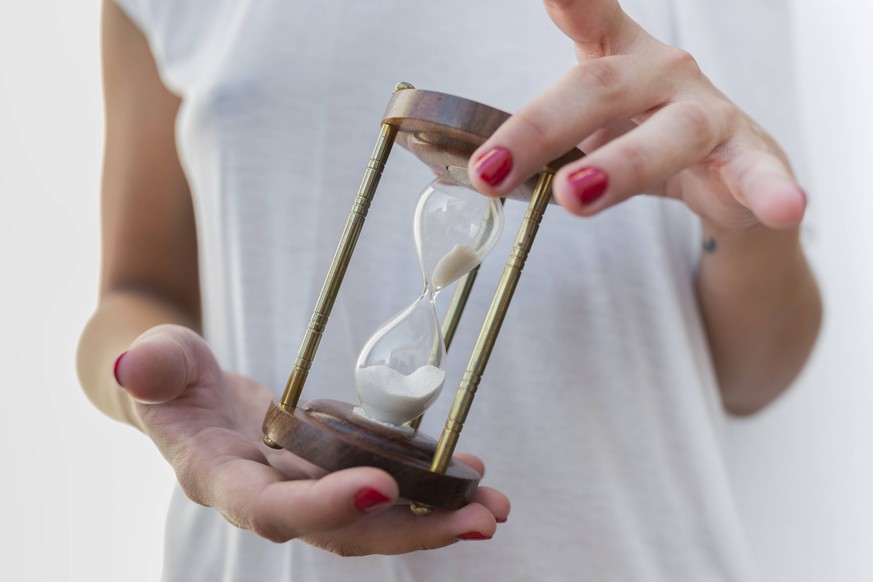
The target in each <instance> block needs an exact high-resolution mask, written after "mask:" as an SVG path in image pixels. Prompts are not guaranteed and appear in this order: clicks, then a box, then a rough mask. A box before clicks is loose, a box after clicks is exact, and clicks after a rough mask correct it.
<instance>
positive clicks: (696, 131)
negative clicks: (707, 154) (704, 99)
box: [676, 101, 718, 147]
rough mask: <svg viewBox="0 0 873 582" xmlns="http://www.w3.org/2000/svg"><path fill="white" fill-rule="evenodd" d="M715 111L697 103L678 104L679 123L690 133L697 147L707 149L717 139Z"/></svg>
mask: <svg viewBox="0 0 873 582" xmlns="http://www.w3.org/2000/svg"><path fill="white" fill-rule="evenodd" d="M714 111H715V110H714V109H712V108H709V107H707V106H705V105H704V104H702V103H699V102H696V101H686V102H682V103H677V106H676V115H677V117H678V120H679V123H680V124H681V125H682V127H683V128H685V129H686V130H687V131H688V132H689V133H690V135H691V136H692V138H693V143H694V145H695V146H698V147H705V146H707V145H709V144H711V143H712V142H713V140H715V138H716V137H717V135H718V130H717V128H716V122H715V119H714Z"/></svg>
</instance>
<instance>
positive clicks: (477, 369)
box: [430, 168, 554, 473]
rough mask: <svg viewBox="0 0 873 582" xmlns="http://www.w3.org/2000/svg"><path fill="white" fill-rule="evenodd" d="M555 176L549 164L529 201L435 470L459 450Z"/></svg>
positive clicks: (442, 469)
mask: <svg viewBox="0 0 873 582" xmlns="http://www.w3.org/2000/svg"><path fill="white" fill-rule="evenodd" d="M553 177H554V170H552V169H551V168H545V169H543V171H542V172H540V175H539V180H538V181H537V185H536V188H535V189H534V192H533V195H532V196H531V199H530V204H529V205H528V209H527V214H525V217H524V221H523V222H522V223H521V227H520V228H519V231H518V235H517V236H516V238H515V246H514V247H513V249H512V253H511V254H510V256H509V260H508V261H507V263H506V268H505V269H504V270H503V276H502V277H501V278H500V283H499V284H498V285H497V291H496V292H495V293H494V298H493V299H492V300H491V307H490V308H489V309H488V314H487V315H486V316H485V322H484V323H483V324H482V329H481V331H480V332H479V338H478V339H477V340H476V345H475V346H474V347H473V353H472V354H471V355H470V361H469V362H468V364H467V370H466V372H465V373H464V377H463V379H462V380H461V386H460V387H459V388H458V392H457V394H456V395H455V402H454V404H453V405H452V409H451V411H450V412H449V418H448V419H447V420H446V426H445V428H444V429H443V432H442V435H441V436H440V440H439V443H438V444H437V448H436V452H435V453H434V457H433V462H432V463H431V467H430V469H431V471H434V472H435V473H444V472H445V470H446V468H447V467H448V466H449V461H451V458H452V453H453V452H454V451H455V446H456V445H457V443H458V437H459V436H460V434H461V429H462V428H463V427H464V421H465V420H466V419H467V414H468V413H469V412H470V406H471V405H472V404H473V397H474V396H475V395H476V389H477V388H478V387H479V381H480V380H481V379H482V374H483V373H484V372H485V366H486V364H487V363H488V358H489V357H490V356H491V351H492V350H493V349H494V343H495V341H496V340H497V334H498V333H499V331H500V326H501V325H502V324H503V320H504V318H505V317H506V311H507V309H508V308H509V302H510V301H511V300H512V295H513V293H514V292H515V289H516V287H517V286H518V281H519V279H520V277H521V270H522V269H523V268H524V263H525V261H526V260H527V256H528V253H530V249H531V247H532V246H533V241H534V238H535V237H536V234H537V230H538V228H539V225H540V221H541V220H542V218H543V214H544V213H545V211H546V207H547V206H548V203H549V197H550V195H551V186H552V178H553Z"/></svg>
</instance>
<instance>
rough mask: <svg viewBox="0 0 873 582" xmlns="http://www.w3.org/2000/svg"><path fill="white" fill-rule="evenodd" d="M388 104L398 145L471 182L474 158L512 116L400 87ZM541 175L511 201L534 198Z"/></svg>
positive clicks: (568, 157)
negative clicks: (468, 175) (469, 172)
mask: <svg viewBox="0 0 873 582" xmlns="http://www.w3.org/2000/svg"><path fill="white" fill-rule="evenodd" d="M397 89H398V90H395V92H394V95H393V96H392V97H391V100H390V101H389V102H388V107H387V108H386V109H385V115H384V118H383V119H382V122H383V123H387V124H389V125H392V126H394V127H396V128H397V131H398V133H397V143H399V144H400V145H401V146H403V147H404V148H405V149H407V150H409V151H410V152H412V154H413V155H415V157H417V158H418V159H419V160H421V161H422V162H424V163H425V164H427V165H428V166H430V167H431V168H433V169H434V170H435V171H437V172H439V173H443V172H446V171H448V173H449V174H450V175H452V176H453V177H454V178H455V179H456V180H458V181H460V182H467V181H468V180H467V178H466V169H467V164H468V163H469V161H470V156H471V155H472V154H473V152H474V151H476V148H478V147H479V146H480V145H482V144H483V143H484V142H485V140H486V139H488V137H489V136H491V134H492V133H494V132H495V131H496V130H497V128H498V127H500V125H501V124H502V123H503V122H504V121H506V120H507V119H509V114H508V113H506V112H505V111H501V110H500V109H495V108H493V107H490V106H488V105H483V104H482V103H477V102H475V101H470V100H469V99H464V98H462V97H457V96H455V95H448V94H446V93H437V92H435V91H423V90H421V89H413V88H411V87H410V86H409V85H406V84H403V83H401V84H398V87H397ZM583 155H584V154H583V153H582V152H581V151H580V150H578V149H576V148H573V149H572V150H570V151H569V152H567V153H566V154H564V155H563V156H561V157H559V158H557V159H555V160H553V161H552V162H550V163H549V167H551V168H552V169H553V170H557V169H559V168H560V167H561V166H563V165H565V164H567V163H569V162H572V161H574V160H578V159H579V158H581V157H582V156H583ZM535 186H536V177H534V178H532V179H531V180H528V181H527V182H526V183H525V184H523V185H522V186H520V187H519V188H518V189H517V190H516V191H515V192H514V193H513V194H512V196H511V197H513V198H515V197H520V198H524V199H528V198H530V195H531V193H532V192H533V189H534V187H535Z"/></svg>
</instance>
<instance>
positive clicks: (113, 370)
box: [112, 352, 127, 386]
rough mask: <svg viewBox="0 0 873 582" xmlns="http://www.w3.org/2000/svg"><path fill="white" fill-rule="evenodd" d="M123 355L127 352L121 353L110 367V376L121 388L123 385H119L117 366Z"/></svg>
mask: <svg viewBox="0 0 873 582" xmlns="http://www.w3.org/2000/svg"><path fill="white" fill-rule="evenodd" d="M125 355H127V352H122V354H121V355H120V356H118V358H116V360H115V365H114V366H112V375H113V376H115V381H116V382H118V385H119V386H123V384H122V383H121V380H119V379H118V365H119V364H120V363H121V358H123V357H124V356H125Z"/></svg>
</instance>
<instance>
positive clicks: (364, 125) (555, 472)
mask: <svg viewBox="0 0 873 582" xmlns="http://www.w3.org/2000/svg"><path fill="white" fill-rule="evenodd" d="M118 1H119V3H120V4H121V5H122V6H123V8H125V10H126V11H127V12H128V14H129V15H130V16H131V17H132V19H133V20H134V21H135V22H136V23H137V24H138V25H139V26H140V27H141V28H142V30H143V31H144V32H145V34H146V36H147V37H148V39H149V42H150V45H151V48H152V51H153V53H154V55H155V58H156V60H157V62H158V66H159V69H160V72H161V75H162V78H163V80H164V82H165V83H166V84H167V86H168V87H169V88H170V89H171V90H172V91H174V92H176V93H177V94H179V95H181V96H182V97H183V105H182V109H181V111H180V113H179V117H178V123H177V134H178V143H179V152H180V156H181V159H182V163H183V165H184V168H185V171H186V173H187V176H188V180H189V182H190V185H191V187H192V190H193V196H194V202H195V208H196V215H197V221H198V236H199V241H200V254H201V257H200V265H201V269H202V273H201V281H202V284H201V285H202V290H203V300H204V304H203V305H204V317H205V335H206V338H207V340H208V341H209V343H210V345H211V346H212V347H213V349H214V350H215V352H216V354H217V356H218V358H219V360H220V362H221V364H222V365H223V366H224V367H225V368H227V369H230V370H235V371H237V372H241V373H244V374H247V375H249V376H251V377H253V378H255V379H257V380H258V381H260V382H262V383H263V384H265V385H267V386H271V387H273V388H275V389H276V391H277V393H278V392H279V391H280V390H281V388H282V387H283V385H284V381H285V379H286V377H287V374H288V372H289V370H290V367H291V365H292V364H293V361H294V357H295V355H296V351H297V348H298V346H299V342H300V340H301V338H302V337H303V333H304V331H305V329H306V326H307V323H308V320H309V317H310V315H311V309H312V307H313V306H314V304H315V298H316V297H317V294H318V291H319V289H320V287H321V284H322V281H323V277H324V275H325V273H326V271H327V267H328V265H329V263H330V259H331V256H332V254H333V251H334V249H335V247H336V243H337V241H338V240H339V235H340V232H341V229H342V226H343V224H344V222H345V219H346V213H347V212H348V210H349V209H350V208H351V205H352V201H353V199H354V196H355V192H356V190H357V187H358V184H359V182H360V179H361V176H362V174H363V171H364V169H365V166H366V163H367V159H368V156H369V154H370V152H371V150H372V147H373V144H374V142H375V139H376V137H377V133H378V129H379V122H380V120H381V114H382V112H383V110H384V107H385V104H386V102H387V100H388V99H389V97H390V94H391V90H392V87H393V86H394V84H395V83H396V82H398V81H409V82H411V83H413V84H414V85H415V86H417V87H419V88H423V89H431V90H436V91H442V92H448V93H454V94H457V95H460V96H464V97H467V98H470V99H474V100H477V101H481V102H483V103H487V104H490V105H493V106H496V107H499V108H501V109H504V110H506V111H510V112H511V111H515V110H517V109H519V108H520V107H521V106H522V105H523V104H524V103H526V102H527V101H529V100H530V99H532V98H533V97H534V96H535V95H537V94H538V93H539V92H541V91H542V90H543V89H545V88H546V87H548V86H549V85H551V84H552V83H553V82H554V81H555V80H557V79H558V78H559V77H560V76H561V75H562V74H563V73H564V72H565V71H566V69H567V68H569V67H570V66H572V65H573V64H574V58H573V54H572V50H571V47H570V44H569V42H568V41H567V40H566V39H565V38H564V37H563V36H562V35H561V34H560V33H559V32H558V31H557V29H555V28H554V26H553V25H552V24H551V23H550V21H549V20H548V18H547V16H546V15H545V13H544V11H543V8H542V6H541V4H540V3H539V2H535V1H532V0H479V1H477V2H464V1H462V0H442V1H441V2H408V1H402V0H379V1H370V2H363V1H358V2H355V1H346V2H336V1H331V0H297V1H294V2H291V1H289V0H209V1H207V0H186V1H178V0H118ZM635 4H639V6H636V5H635ZM635 4H634V5H628V6H627V7H626V8H627V9H628V10H630V11H631V12H632V14H634V15H635V17H636V18H637V19H638V20H639V21H640V22H641V23H643V24H644V26H646V27H647V28H648V29H649V30H650V31H652V32H653V33H654V34H656V35H657V36H659V37H660V38H662V39H664V40H667V41H672V42H674V43H681V44H682V45H683V46H684V47H686V48H688V49H689V50H691V51H692V53H693V54H695V55H696V56H697V57H698V59H699V60H700V62H701V64H702V66H703V68H704V70H705V71H707V72H708V73H709V75H710V76H711V77H712V78H713V80H714V81H715V82H716V84H718V85H720V86H721V87H722V88H724V89H725V90H727V92H728V94H729V95H731V96H732V97H733V98H734V99H735V100H736V101H738V102H739V103H740V104H741V105H742V106H744V107H745V108H746V109H747V110H749V111H750V112H751V113H753V114H754V115H756V116H758V117H759V118H762V119H763V120H764V122H765V125H766V126H768V127H769V128H770V129H771V130H772V131H773V132H774V133H775V134H776V135H777V137H780V138H781V139H782V140H783V142H785V143H787V144H788V145H791V144H792V143H793V142H794V141H796V140H795V139H794V138H795V137H796V136H795V135H794V134H793V133H792V132H793V131H794V130H793V127H792V126H791V124H790V122H791V120H792V118H793V115H794V113H795V111H794V105H793V103H792V101H791V98H790V97H791V92H790V90H791V86H792V84H791V77H790V75H791V72H790V65H789V64H788V61H787V53H785V50H787V49H786V47H787V46H788V45H789V38H788V33H787V26H788V21H787V14H786V6H785V5H784V4H785V3H784V2H782V1H776V0H770V1H764V0H742V1H739V2H732V3H725V2H722V1H720V0H675V1H670V0H646V1H645V2H643V1H639V2H637V3H635ZM739 30H741V31H743V34H742V36H741V37H740V36H738V35H737V31H739ZM738 38H742V39H743V41H744V42H742V43H741V42H738ZM756 79H766V80H767V84H766V85H764V84H755V83H754V80H756ZM789 149H790V148H789ZM431 177H432V176H431V174H430V171H429V170H428V169H427V168H425V167H424V166H423V165H422V164H421V163H419V162H417V161H416V160H414V158H413V157H412V156H411V155H409V154H408V153H407V152H405V151H403V150H402V149H400V148H399V147H398V148H395V150H394V152H393V153H392V156H391V158H390V160H389V162H388V167H387V169H386V171H385V174H384V177H383V179H382V183H381V185H380V188H379V191H378V193H377V195H376V200H375V202H374V204H373V208H372V210H371V212H370V215H369V218H368V219H367V224H366V225H365V227H364V231H363V235H362V237H361V240H360V243H359V246H358V250H357V251H356V254H355V258H354V261H353V264H352V266H351V268H350V269H349V272H348V275H347V278H346V281H345V283H344V285H343V289H342V291H341V293H340V296H339V299H338V302H337V304H336V307H335V309H334V312H333V314H332V317H331V321H330V323H329V325H328V328H327V331H326V335H325V337H324V340H323V342H322V344H321V348H320V350H319V354H318V356H317V358H316V360H315V365H314V368H313V372H312V374H311V376H310V380H309V382H308V384H307V387H306V389H305V390H304V394H303V400H310V399H314V398H322V397H329V398H338V399H342V400H346V401H354V399H355V397H356V396H355V392H354V388H353V386H354V384H353V366H354V362H355V359H356V358H357V355H358V351H359V350H360V349H361V347H362V346H363V344H364V342H365V341H366V340H367V338H368V337H369V336H370V334H371V333H372V332H373V331H374V330H375V329H376V328H377V327H379V325H381V324H382V323H383V322H384V321H385V320H387V319H388V318H389V317H390V316H392V315H393V314H395V313H396V312H397V311H399V310H400V309H401V308H403V307H404V306H406V305H407V304H409V303H411V302H412V301H413V300H414V299H415V298H416V297H417V296H418V293H419V292H420V282H421V278H420V274H419V272H418V265H417V262H416V258H415V250H414V244H413V239H412V232H411V223H412V210H413V207H414V203H415V199H416V195H417V193H418V192H419V190H420V189H421V188H422V187H423V186H424V185H425V184H426V183H427V182H429V181H430V179H431ZM506 210H507V226H506V230H505V232H504V236H503V238H502V240H501V242H500V244H499V245H498V247H497V249H496V250H495V252H494V253H493V254H492V256H491V258H490V259H489V260H488V261H486V263H485V265H484V266H483V268H482V271H481V274H480V278H479V280H478V281H477V283H476V289H475V290H474V294H473V295H474V297H473V298H472V299H471V301H470V304H469V306H468V309H467V312H466V313H465V315H464V318H463V320H462V322H461V326H460V329H459V332H458V335H457V336H456V339H455V345H454V346H453V347H452V350H451V352H450V354H449V376H448V379H447V381H446V390H445V391H444V393H443V395H442V396H441V398H440V399H439V401H438V402H437V404H435V405H434V407H433V408H432V409H431V411H430V412H428V414H427V416H426V420H425V423H424V425H423V429H422V430H423V431H424V432H425V433H428V434H431V435H434V436H438V434H439V430H440V428H441V426H442V424H443V423H444V421H445V418H446V415H447V411H448V408H449V406H450V404H451V401H452V398H453V393H454V389H453V387H456V386H457V385H458V382H459V379H460V376H461V374H462V372H463V368H464V367H465V365H466V361H467V357H468V355H469V353H470V351H471V347H472V344H473V342H474V340H475V337H476V335H477V333H478V327H479V325H480V324H481V322H482V320H483V315H484V312H485V310H486V309H487V306H488V303H489V302H490V298H491V294H492V293H493V290H494V289H495V287H496V283H497V280H498V279H499V276H500V273H501V272H502V269H503V265H504V262H505V260H506V258H507V257H508V255H509V249H510V248H511V244H512V239H513V238H514V233H515V231H516V230H517V228H518V225H519V223H520V221H521V217H522V216H523V214H524V210H525V205H524V204H522V203H518V202H510V203H508V204H507V209H506ZM699 244H700V243H699V233H698V226H697V221H696V219H695V218H694V217H693V216H692V215H690V214H689V213H688V212H687V211H686V209H685V208H684V207H683V206H682V205H680V204H678V203H675V202H670V201H664V200H660V199H655V198H650V197H639V198H636V199H634V200H632V201H630V202H629V203H626V204H623V205H621V206H620V207H618V208H615V209H613V210H609V211H607V212H605V213H603V214H602V215H601V216H598V217H595V218H591V219H585V220H582V219H577V218H574V217H571V216H570V215H568V214H567V213H565V212H564V211H563V210H562V209H560V208H559V207H550V208H549V210H548V212H547V213H546V217H545V219H544V222H543V226H542V228H541V230H540V234H539V237H538V240H537V241H536V243H535V245H534V248H533V252H532V254H531V258H530V260H529V261H528V265H527V266H526V268H525V270H524V274H523V276H522V279H521V284H520V286H519V289H518V291H517V293H516V296H515V299H514V300H513V303H512V305H511V307H510V310H509V314H508V317H507V320H506V322H505V324H504V326H503V331H502V332H501V335H500V338H499V340H498V342H497V345H496V348H495V351H494V354H493V355H492V357H491V359H490V363H489V367H488V370H487V372H486V374H485V376H484V379H483V381H482V384H481V386H480V389H479V392H478V395H477V397H476V402H475V403H474V405H473V408H472V411H471V413H470V416H469V419H468V421H467V423H466V426H465V429H464V432H463V434H462V435H461V442H460V447H459V448H460V449H461V450H467V451H471V452H474V453H476V454H478V455H480V456H481V457H483V458H484V459H485V461H486V464H487V465H488V475H487V477H486V479H485V483H487V484H489V485H491V486H494V487H497V488H499V489H501V490H503V491H505V492H506V493H507V494H508V495H509V497H510V499H511V500H512V503H513V510H512V514H511V516H510V518H509V521H508V523H506V524H502V525H500V526H499V528H498V531H497V534H496V535H495V537H494V539H493V540H491V541H487V542H464V543H458V544H455V545H453V546H451V547H449V548H445V549H442V550H437V551H433V552H418V553H415V554H410V555H406V556H394V557H381V556H369V557H363V558H339V557H337V556H334V555H331V554H328V553H325V552H323V551H321V550H317V549H314V548H312V547H309V546H307V545H305V544H303V543H301V542H298V541H294V542H290V543H286V544H280V545H277V544H273V543H270V542H267V541H264V540H262V539H260V538H258V537H257V536H255V535H253V534H251V533H250V532H247V531H242V530H239V529H237V528H235V527H233V526H231V525H229V524H228V523H226V522H225V521H224V519H223V518H222V517H221V516H220V515H219V514H218V513H217V512H215V511H213V510H211V509H208V508H203V507H200V506H197V505H195V504H193V503H191V502H189V501H188V500H187V499H186V498H185V497H184V495H183V494H182V493H181V492H179V491H177V494H176V495H175V498H174V501H173V503H172V506H171V508H170V514H169V517H168V521H167V544H166V565H165V575H164V579H165V580H167V581H180V582H182V581H184V582H195V581H200V580H202V581H209V582H216V581H241V582H243V581H244V582H253V581H261V580H263V581H270V582H278V581H282V580H307V581H308V580H319V581H321V580H324V581H334V580H337V581H338V580H348V579H352V578H356V579H360V580H380V581H395V580H396V581H400V580H434V581H436V580H440V581H441V580H480V581H481V580H501V581H515V580H596V581H612V580H616V581H619V580H621V581H624V580H627V581H635V582H636V581H649V580H651V581H670V582H676V581H693V582H704V581H710V580H713V581H715V580H730V581H736V580H749V579H751V578H752V577H753V567H752V564H751V560H750V557H749V556H750V554H749V551H748V548H747V544H746V540H745V537H744V535H743V532H742V530H741V527H740V524H739V520H738V517H737V511H736V508H735V506H734V501H733V497H732V493H731V490H730V485H729V476H728V475H727V473H726V469H725V464H724V461H723V451H722V443H721V442H720V441H721V438H722V435H721V431H722V425H723V413H722V411H721V407H720V403H719V398H718V392H717V389H716V385H715V382H714V376H713V372H712V367H711V363H710V360H709V355H708V351H707V348H706V344H705V336H704V332H703V330H702V327H701V321H700V317H699V314H698V311H697V307H696V304H695V298H694V288H693V279H694V273H695V264H696V260H697V249H698V247H699ZM443 295H445V296H449V295H450V292H446V293H444V294H443ZM443 299H447V297H444V298H443Z"/></svg>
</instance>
